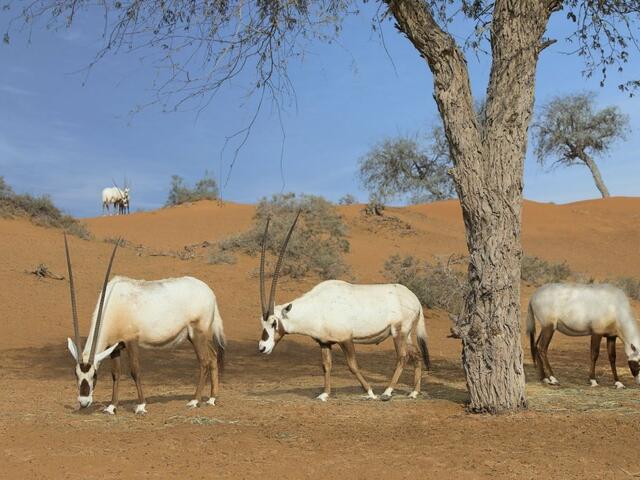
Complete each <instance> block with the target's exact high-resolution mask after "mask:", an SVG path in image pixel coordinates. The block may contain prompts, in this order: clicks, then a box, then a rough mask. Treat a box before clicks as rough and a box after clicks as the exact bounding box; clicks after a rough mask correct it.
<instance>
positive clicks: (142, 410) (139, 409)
mask: <svg viewBox="0 0 640 480" xmlns="http://www.w3.org/2000/svg"><path fill="white" fill-rule="evenodd" d="M146 406H147V404H146V403H139V404H138V405H136V415H144V414H145V413H147V409H146V408H145V407H146Z"/></svg>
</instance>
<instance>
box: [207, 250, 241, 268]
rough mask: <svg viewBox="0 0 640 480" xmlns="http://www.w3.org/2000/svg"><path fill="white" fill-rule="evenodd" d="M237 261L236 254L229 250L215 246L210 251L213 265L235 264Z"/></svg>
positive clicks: (210, 261) (210, 260)
mask: <svg viewBox="0 0 640 480" xmlns="http://www.w3.org/2000/svg"><path fill="white" fill-rule="evenodd" d="M236 262H237V259H236V257H235V255H233V254H232V253H231V252H229V251H228V250H221V249H220V247H215V248H213V249H211V250H210V251H209V263H210V264H211V265H223V264H224V265H233V264H234V263H236Z"/></svg>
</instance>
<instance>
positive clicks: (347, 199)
mask: <svg viewBox="0 0 640 480" xmlns="http://www.w3.org/2000/svg"><path fill="white" fill-rule="evenodd" d="M357 201H358V200H357V199H356V197H354V196H353V195H351V194H350V193H347V194H346V195H345V196H343V197H342V198H340V200H338V205H353V204H354V203H357Z"/></svg>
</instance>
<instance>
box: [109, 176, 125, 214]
mask: <svg viewBox="0 0 640 480" xmlns="http://www.w3.org/2000/svg"><path fill="white" fill-rule="evenodd" d="M130 192H131V189H130V187H129V185H128V183H127V179H126V178H125V181H124V188H120V187H119V186H118V185H116V182H115V181H114V182H113V187H107V188H103V189H102V214H103V215H104V213H105V211H106V212H107V213H110V212H109V206H113V212H114V213H115V214H120V215H123V214H125V213H129V205H130V203H131V198H130Z"/></svg>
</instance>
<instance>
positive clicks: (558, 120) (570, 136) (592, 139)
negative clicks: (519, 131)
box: [533, 93, 629, 198]
mask: <svg viewBox="0 0 640 480" xmlns="http://www.w3.org/2000/svg"><path fill="white" fill-rule="evenodd" d="M594 97H595V95H594V94H592V93H578V94H573V95H566V96H562V97H556V98H554V99H553V100H551V101H550V102H549V103H547V104H546V105H544V106H543V107H542V110H541V111H540V114H539V115H538V117H537V119H536V122H535V123H534V124H533V139H534V144H535V154H536V157H537V158H538V162H539V163H540V165H547V164H549V163H551V165H552V166H563V167H571V166H573V165H584V166H586V167H587V168H588V169H589V171H590V172H591V175H592V176H593V180H594V181H595V183H596V187H598V190H599V191H600V194H601V195H602V197H603V198H606V197H608V196H609V189H608V188H607V186H606V185H605V183H604V180H603V179H602V175H601V174H600V169H599V168H598V166H597V165H596V162H595V160H594V158H593V157H594V156H597V155H601V154H603V153H605V152H607V151H608V150H609V149H610V148H611V146H612V145H613V144H614V143H615V142H616V141H618V140H624V139H625V138H626V134H627V132H628V131H629V118H628V116H627V115H625V114H624V113H622V112H621V111H620V109H619V108H618V107H616V106H609V107H605V108H603V109H601V110H597V109H596V108H595V107H594Z"/></svg>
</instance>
